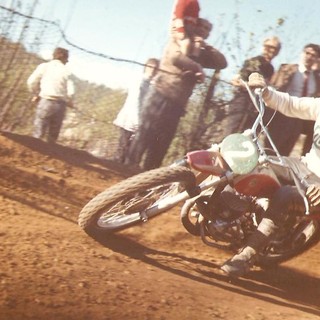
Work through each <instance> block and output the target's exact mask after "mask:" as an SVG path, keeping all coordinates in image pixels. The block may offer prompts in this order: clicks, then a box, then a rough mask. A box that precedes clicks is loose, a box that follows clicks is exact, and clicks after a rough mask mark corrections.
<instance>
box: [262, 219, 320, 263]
mask: <svg viewBox="0 0 320 320" xmlns="http://www.w3.org/2000/svg"><path fill="white" fill-rule="evenodd" d="M319 241H320V225H319V222H318V221H313V220H310V221H303V222H300V223H297V224H296V225H295V226H294V227H293V228H291V230H290V231H288V229H286V230H283V232H279V233H277V235H276V236H275V237H274V238H273V239H272V241H270V243H269V245H268V246H267V247H266V248H265V250H264V251H263V252H262V253H260V254H259V256H258V259H257V261H256V265H259V266H261V267H263V268H267V267H270V266H274V265H277V264H280V263H282V262H285V261H287V260H289V259H292V258H293V257H295V256H298V255H299V254H301V253H303V252H304V251H306V250H307V249H309V248H310V247H311V246H313V245H315V244H316V243H318V242H319Z"/></svg>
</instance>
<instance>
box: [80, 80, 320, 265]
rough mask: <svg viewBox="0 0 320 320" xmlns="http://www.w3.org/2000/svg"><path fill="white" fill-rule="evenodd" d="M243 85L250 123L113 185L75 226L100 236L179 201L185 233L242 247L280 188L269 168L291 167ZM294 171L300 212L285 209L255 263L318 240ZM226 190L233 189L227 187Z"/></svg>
mask: <svg viewBox="0 0 320 320" xmlns="http://www.w3.org/2000/svg"><path fill="white" fill-rule="evenodd" d="M244 85H245V87H246V89H247V91H248V93H249V95H250V98H251V100H252V102H253V104H254V106H255V108H256V109H257V111H258V113H257V118H256V120H255V122H254V124H253V126H252V128H251V129H249V130H246V131H244V132H243V133H235V134H231V135H229V136H227V137H226V138H224V139H223V140H222V142H221V143H219V144H213V145H212V146H211V147H210V148H209V149H207V150H197V151H192V152H189V153H187V154H186V155H185V157H184V158H183V159H181V160H178V161H176V162H175V163H173V164H172V165H170V166H168V167H162V168H158V169H154V170H150V171H146V172H143V173H140V174H137V175H134V176H132V177H130V178H128V179H126V180H123V181H121V182H119V183H117V184H115V185H113V186H111V187H110V188H108V189H106V190H105V191H103V192H101V193H100V194H98V195H97V196H96V197H94V198H93V199H92V200H90V201H89V202H88V203H87V204H86V205H85V206H84V207H83V209H82V210H81V212H80V214H79V219H78V223H79V226H80V227H81V228H82V229H83V230H84V231H85V232H86V233H87V234H88V235H89V236H91V237H92V238H94V239H96V240H98V239H101V237H102V238H105V237H106V236H111V235H112V233H114V232H116V231H119V230H123V229H126V228H130V227H132V226H134V225H137V224H141V223H146V222H148V221H149V220H151V219H152V218H154V217H156V216H158V215H159V214H161V213H164V212H166V211H168V210H169V209H171V208H173V207H174V206H177V205H178V204H182V207H181V214H180V218H181V222H182V225H183V226H184V228H185V229H186V230H187V231H188V232H189V233H190V234H192V235H194V236H198V237H200V238H201V240H202V241H203V242H204V243H205V244H206V245H208V246H211V247H215V248H219V249H223V250H230V251H232V252H233V253H234V252H237V251H238V250H239V249H240V248H242V247H243V246H244V245H245V244H246V242H247V239H248V237H250V235H251V234H252V233H253V232H254V231H255V230H256V229H257V226H258V224H259V222H260V221H261V219H262V218H263V215H264V213H265V210H266V209H267V207H268V203H269V199H270V198H271V197H272V195H273V194H274V193H275V192H276V191H277V190H278V188H280V187H281V183H280V181H279V179H278V178H277V176H276V174H275V172H274V171H273V170H272V166H280V167H283V168H290V167H289V166H288V165H287V164H286V160H285V158H283V157H282V156H281V155H280V154H279V152H278V151H277V149H276V147H275V145H274V143H273V142H272V139H271V137H270V135H269V133H268V130H267V125H265V124H264V121H263V115H264V111H265V105H264V102H263V100H262V94H261V92H258V91H257V90H256V91H254V92H253V91H251V89H250V88H249V86H248V84H247V83H245V82H244ZM261 133H263V134H264V135H265V137H266V138H267V139H269V141H270V144H271V146H272V149H273V151H274V154H275V156H270V155H269V153H267V150H265V149H264V146H263V143H262V142H261ZM271 165H272V166H271ZM292 175H293V176H294V177H295V179H294V181H295V184H296V186H297V187H298V190H301V196H302V197H303V198H304V203H305V212H304V213H302V214H290V215H289V216H290V218H289V219H288V221H287V222H286V223H285V224H284V226H283V227H281V228H279V230H278V231H277V232H276V234H275V235H274V236H273V238H272V239H271V240H270V242H269V243H268V245H267V246H266V247H265V248H264V249H263V250H261V252H260V253H259V255H258V257H257V259H256V261H255V264H256V265H259V266H261V267H268V266H271V265H277V264H280V263H282V262H284V261H287V260H289V259H291V258H293V257H295V256H297V255H298V254H301V253H302V252H304V251H306V250H307V249H309V248H310V247H311V246H313V245H315V244H316V243H318V242H319V240H320V219H319V213H318V214H310V212H309V206H308V201H307V199H306V197H305V196H304V192H302V189H303V188H304V187H305V182H304V181H303V180H301V179H300V178H299V177H298V176H297V174H296V173H295V172H293V171H292ZM228 188H229V189H232V190H233V192H231V193H230V192H226V190H229V189H228Z"/></svg>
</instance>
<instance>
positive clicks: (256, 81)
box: [248, 72, 267, 89]
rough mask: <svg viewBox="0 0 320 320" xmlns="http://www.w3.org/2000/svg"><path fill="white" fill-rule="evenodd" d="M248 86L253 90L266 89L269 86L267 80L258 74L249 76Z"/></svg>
mask: <svg viewBox="0 0 320 320" xmlns="http://www.w3.org/2000/svg"><path fill="white" fill-rule="evenodd" d="M248 85H249V87H251V88H261V89H263V88H265V87H266V86H267V83H266V80H265V79H264V77H263V76H262V75H261V74H260V73H257V72H254V73H251V74H250V76H249V81H248Z"/></svg>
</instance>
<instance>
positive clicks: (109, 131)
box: [0, 6, 230, 161]
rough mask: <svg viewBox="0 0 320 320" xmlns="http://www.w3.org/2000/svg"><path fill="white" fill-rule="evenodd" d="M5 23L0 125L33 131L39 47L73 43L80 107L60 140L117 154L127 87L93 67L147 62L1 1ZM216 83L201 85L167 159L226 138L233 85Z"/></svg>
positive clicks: (0, 18)
mask: <svg viewBox="0 0 320 320" xmlns="http://www.w3.org/2000/svg"><path fill="white" fill-rule="evenodd" d="M30 12H32V8H30ZM0 28H1V34H0V58H1V64H0V129H1V130H8V131H12V132H16V133H20V134H27V135H30V134H31V132H32V121H33V116H34V111H35V105H33V104H32V103H31V97H30V93H29V92H28V90H27V86H26V80H27V78H28V76H29V75H30V74H31V72H32V71H33V70H34V68H35V67H36V65H38V64H39V63H40V62H43V61H44V59H43V57H40V56H39V53H46V52H52V51H53V49H54V48H55V47H56V46H58V45H59V46H60V47H65V48H67V49H69V51H70V52H71V54H72V56H71V59H70V60H72V61H74V64H76V65H77V66H78V68H77V69H78V73H77V74H76V76H75V77H74V82H75V85H76V94H75V108H74V109H69V110H68V113H67V116H66V118H65V120H64V123H63V128H62V131H61V133H60V136H59V143H62V144H64V145H68V146H71V147H75V148H81V149H85V150H87V151H89V152H91V153H94V154H96V155H98V156H102V157H106V158H112V157H113V156H114V154H115V150H116V146H117V143H118V130H117V128H116V127H115V126H114V125H113V123H112V122H113V120H114V119H115V117H116V115H117V113H118V111H119V110H120V108H121V107H122V105H123V103H124V101H125V98H126V94H127V93H126V90H124V89H113V88H111V87H108V86H107V85H102V84H96V83H94V82H93V81H92V79H90V77H88V74H90V73H89V72H87V71H88V70H89V71H90V70H91V71H92V72H93V73H94V71H95V70H99V73H98V74H95V75H94V76H95V78H98V77H99V76H100V77H101V76H103V74H104V73H105V72H110V70H115V72H116V70H121V69H127V70H129V69H130V70H131V71H132V70H134V69H135V70H136V71H137V72H140V73H141V74H142V69H143V64H141V63H139V62H137V61H133V60H132V61H129V60H123V59H117V58H116V57H110V56H107V55H104V54H100V53H97V52H92V51H90V50H86V49H85V48H81V47H79V46H77V45H76V44H74V43H72V42H71V41H69V39H68V37H67V36H66V34H65V33H64V31H63V30H62V29H61V28H60V26H59V24H57V23H55V22H52V21H48V20H44V19H39V18H34V17H32V16H31V15H27V14H22V13H20V12H18V11H16V10H12V9H8V8H5V7H3V6H0ZM137 69H138V70H137ZM92 72H91V73H92ZM111 72H112V71H111ZM86 77H87V78H86ZM218 81H219V80H218ZM216 84H217V78H216V77H214V76H213V75H211V77H208V79H207V83H206V84H205V85H201V86H199V87H198V88H196V90H195V93H194V94H193V96H192V97H191V99H190V102H189V105H188V108H187V112H186V115H185V116H184V118H183V119H182V121H181V123H180V126H179V129H178V132H177V135H176V138H175V140H174V141H173V144H172V146H171V148H170V150H169V152H168V154H167V158H166V161H171V160H172V159H173V158H175V157H178V156H181V155H182V154H184V152H185V151H186V150H188V149H190V148H195V147H202V146H207V145H209V144H210V142H212V140H213V139H215V137H217V139H219V138H220V135H221V121H223V118H224V110H225V104H226V103H225V101H224V99H225V96H226V94H225V93H226V91H227V90H230V86H229V85H228V84H226V83H223V82H221V81H220V82H219V86H218V87H219V88H220V89H219V90H218V91H217V90H216V92H215V98H214V99H213V98H212V96H213V91H214V89H215V88H217V86H216ZM213 123H215V125H214V126H213ZM186 133H188V134H187V136H188V137H189V139H187V141H186ZM182 137H183V139H180V138H182ZM191 140H192V141H191Z"/></svg>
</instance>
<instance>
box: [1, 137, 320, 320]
mask: <svg viewBox="0 0 320 320" xmlns="http://www.w3.org/2000/svg"><path fill="white" fill-rule="evenodd" d="M0 159H1V162H0V206H1V207H0V209H1V210H0V217H1V224H0V240H1V246H0V265H1V269H0V319H2V320H9V319H10V320H28V319H30V320H31V319H32V320H37V319H41V320H43V319H46V320H51V319H52V320H60V319H68V320H73V319H77V320H82V319H88V320H92V319H97V320H100V319H112V320H118V319H119V320H120V319H139V320H141V319H150V320H158V319H159V320H160V319H161V320H166V319H168V320H169V319H170V320H171V319H186V320H187V319H191V320H193V319H201V320H209V319H210V320H211V319H237V320H242V319H246V320H251V319H254V320H266V319H268V320H269V319H272V320H283V319H290V320H304V319H306V320H307V319H319V316H320V279H319V278H320V264H319V256H320V246H319V245H318V246H315V247H314V248H312V249H311V250H310V251H309V252H306V253H305V254H303V255H301V256H300V257H297V258H295V259H293V260H291V261H289V262H287V263H285V264H282V265H281V266H279V267H277V268H275V269H272V270H260V269H258V268H256V269H254V270H253V271H252V272H251V273H250V274H249V275H248V276H247V277H245V278H242V279H238V280H233V281H232V282H230V281H229V279H228V278H227V277H226V276H225V275H223V274H222V273H221V272H220V271H219V266H220V265H221V263H223V261H224V260H225V259H227V258H228V257H229V256H230V253H227V252H223V251H221V250H216V249H213V248H210V247H207V246H206V245H205V244H203V243H202V242H201V240H200V239H199V238H197V237H194V236H191V235H189V234H188V233H187V231H185V229H184V228H183V227H182V226H181V224H180V220H179V209H178V208H177V209H174V210H171V211H170V212H168V213H166V214H164V215H162V216H160V217H158V218H156V219H154V220H152V221H150V222H149V223H146V224H144V225H142V226H136V227H133V228H132V229H130V230H126V231H122V232H119V233H118V234H117V235H115V236H114V238H113V239H112V240H110V239H109V240H108V241H105V243H98V242H96V241H94V240H92V239H91V238H89V237H88V236H87V235H86V234H85V233H84V232H83V231H82V230H81V229H80V228H79V227H78V225H77V216H78V213H79V211H80V210H81V208H82V207H83V206H84V204H85V203H86V202H87V201H88V200H89V199H90V198H92V197H93V196H94V195H95V194H97V193H98V192H100V191H102V190H103V189H104V188H106V187H108V186H110V185H112V184H114V183H116V182H117V181H119V180H121V179H124V178H125V177H126V176H129V175H130V172H129V171H128V170H126V168H124V167H122V166H120V165H117V164H115V163H113V162H110V161H106V160H101V159H97V158H95V157H93V156H91V155H89V154H87V153H85V152H82V151H79V150H74V149H70V148H67V147H63V146H61V145H56V146H50V145H48V144H46V143H45V142H43V141H39V140H36V139H33V138H31V137H27V136H20V135H16V134H11V133H2V135H0Z"/></svg>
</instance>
